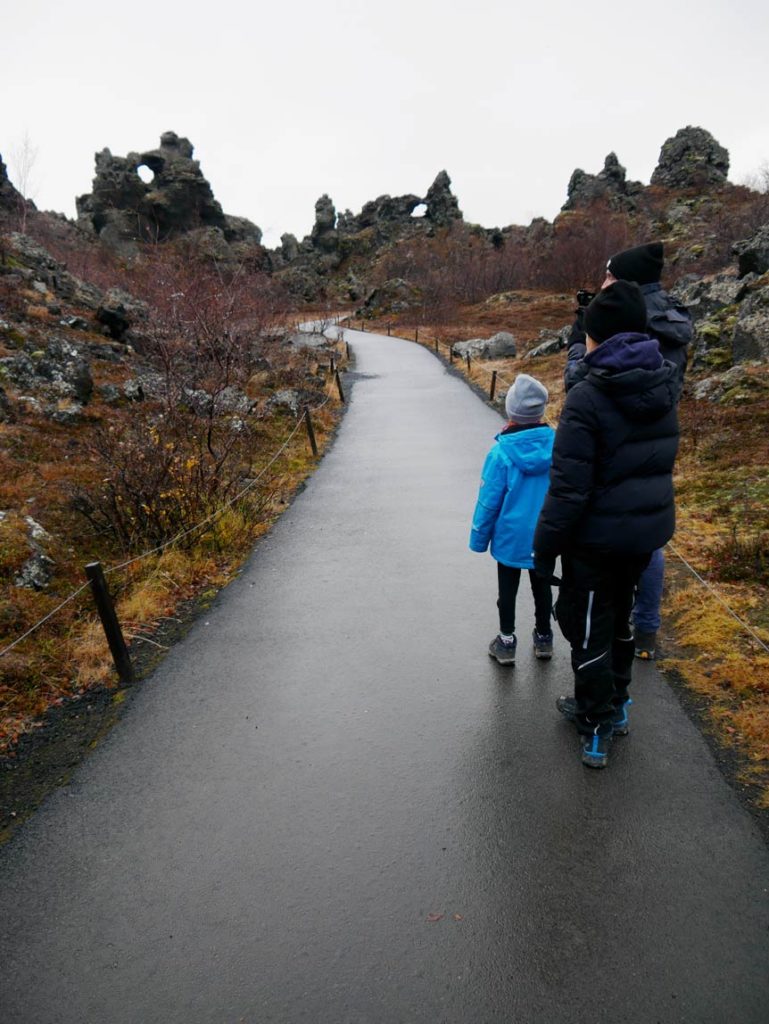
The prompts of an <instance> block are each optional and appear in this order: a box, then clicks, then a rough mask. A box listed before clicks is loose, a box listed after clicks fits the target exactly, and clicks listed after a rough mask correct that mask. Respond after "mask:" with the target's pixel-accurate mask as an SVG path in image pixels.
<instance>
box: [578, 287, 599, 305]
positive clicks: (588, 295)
mask: <svg viewBox="0 0 769 1024" xmlns="http://www.w3.org/2000/svg"><path fill="white" fill-rule="evenodd" d="M594 298H595V292H588V291H585V289H584V288H580V290H579V291H578V292H577V305H578V306H589V305H590V303H591V302H592V301H593V299H594Z"/></svg>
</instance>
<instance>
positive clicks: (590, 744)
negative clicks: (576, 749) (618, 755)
mask: <svg viewBox="0 0 769 1024" xmlns="http://www.w3.org/2000/svg"><path fill="white" fill-rule="evenodd" d="M613 735H614V731H613V727H612V724H611V722H606V723H605V724H604V725H597V726H596V727H595V728H594V729H593V732H592V734H589V735H582V736H581V737H580V739H581V741H582V763H583V764H586V765H587V766H588V768H605V767H606V765H607V764H608V763H609V748H610V747H611V738H612V736H613Z"/></svg>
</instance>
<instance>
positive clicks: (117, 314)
mask: <svg viewBox="0 0 769 1024" xmlns="http://www.w3.org/2000/svg"><path fill="white" fill-rule="evenodd" d="M148 315H149V310H148V308H147V305H146V303H144V302H141V301H140V300H139V299H135V298H134V297H133V295H129V294H128V292H124V291H122V289H120V288H110V289H109V291H107V292H106V293H105V294H104V298H103V299H102V301H101V303H100V304H99V307H98V309H97V310H96V319H97V320H98V321H99V323H100V324H104V326H105V327H106V328H107V330H108V331H109V334H110V337H112V338H115V339H116V340H118V341H119V340H120V339H121V338H123V336H124V335H125V333H126V331H128V329H129V328H130V327H132V326H134V325H136V324H137V323H139V322H143V321H145V320H146V319H147V316H148Z"/></svg>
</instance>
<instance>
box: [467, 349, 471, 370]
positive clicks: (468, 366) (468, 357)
mask: <svg viewBox="0 0 769 1024" xmlns="http://www.w3.org/2000/svg"><path fill="white" fill-rule="evenodd" d="M467 372H468V373H470V372H471V370H470V353H469V352H468V353H467Z"/></svg>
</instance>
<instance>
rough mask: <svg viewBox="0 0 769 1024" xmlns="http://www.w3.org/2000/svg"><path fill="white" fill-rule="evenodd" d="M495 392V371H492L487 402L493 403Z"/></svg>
mask: <svg viewBox="0 0 769 1024" xmlns="http://www.w3.org/2000/svg"><path fill="white" fill-rule="evenodd" d="M496 391H497V371H496V370H492V371H491V388H490V389H489V401H490V402H493V401H494V395H495V394H496Z"/></svg>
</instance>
